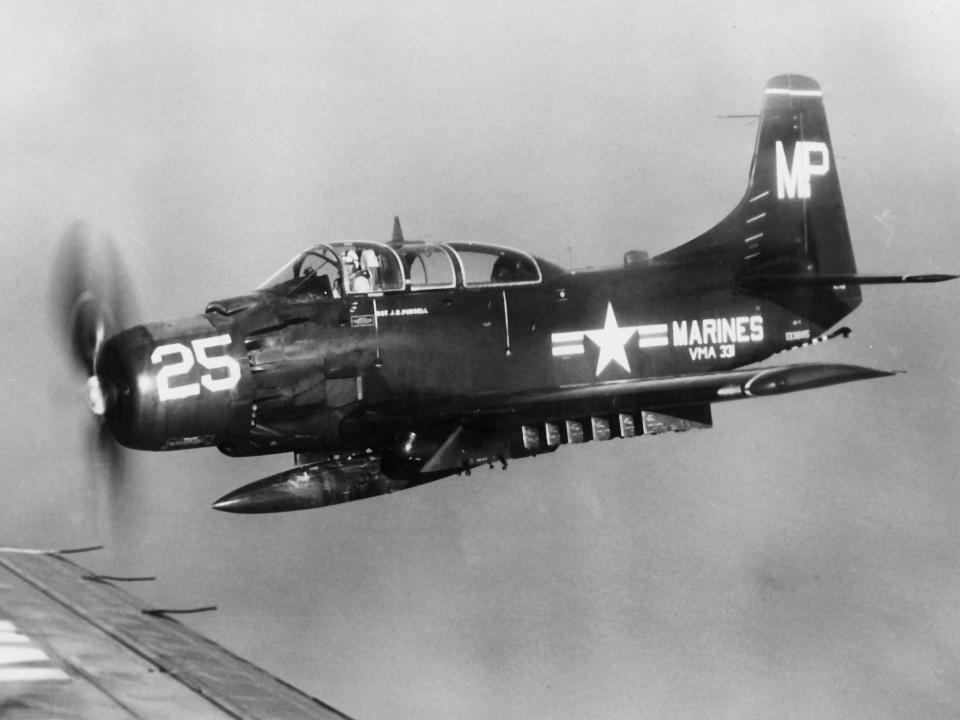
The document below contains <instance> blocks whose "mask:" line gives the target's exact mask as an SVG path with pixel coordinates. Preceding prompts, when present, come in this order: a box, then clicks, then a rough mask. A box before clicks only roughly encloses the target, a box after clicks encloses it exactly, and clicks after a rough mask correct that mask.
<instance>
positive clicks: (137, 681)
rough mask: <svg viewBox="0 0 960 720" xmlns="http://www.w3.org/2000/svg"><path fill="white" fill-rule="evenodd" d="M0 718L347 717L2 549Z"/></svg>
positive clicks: (131, 601)
mask: <svg viewBox="0 0 960 720" xmlns="http://www.w3.org/2000/svg"><path fill="white" fill-rule="evenodd" d="M0 717H3V718H5V719H6V720H16V719H18V718H39V717H44V718H46V717H57V718H60V717H62V718H95V719H96V720H112V719H113V718H126V719H129V718H144V719H146V718H173V717H177V718H191V719H192V720H196V719H206V718H211V719H212V718H291V719H292V718H346V717H347V716H346V715H343V714H342V713H340V712H338V711H336V710H334V709H333V708H331V707H329V706H328V705H325V704H324V703H322V702H320V701H319V700H316V699H315V698H312V697H310V696H309V695H306V694H305V693H303V692H301V691H299V690H297V689H296V688H294V687H292V686H291V685H288V684H286V683H284V682H282V681H281V680H279V679H278V678H276V677H274V676H273V675H270V674H269V673H267V672H265V671H264V670H261V669H260V668H258V667H256V666H255V665H253V664H251V663H249V662H247V661H245V660H243V659H241V658H239V657H237V656H236V655H234V654H233V653H231V652H229V651H228V650H226V649H224V648H223V647H221V646H220V645H218V644H216V643H215V642H213V641H211V640H208V639H207V638H205V637H203V636H202V635H200V634H199V633H196V632H194V631H193V630H191V629H190V628H188V627H186V626H185V625H183V624H181V623H179V622H177V621H176V620H173V619H171V618H169V617H166V616H164V615H162V614H160V615H151V614H149V610H147V611H145V610H144V608H143V604H142V603H140V602H138V601H137V600H136V598H134V597H133V596H131V595H129V594H128V593H126V592H124V591H123V590H121V589H119V588H118V587H116V586H115V585H113V584H111V583H110V582H109V581H105V580H103V579H102V578H98V577H97V576H94V575H92V574H91V573H89V572H87V571H86V570H84V569H83V568H81V567H80V566H79V565H76V564H74V563H73V562H71V561H70V560H68V559H66V558H65V557H63V556H62V555H59V554H53V553H10V552H4V553H0Z"/></svg>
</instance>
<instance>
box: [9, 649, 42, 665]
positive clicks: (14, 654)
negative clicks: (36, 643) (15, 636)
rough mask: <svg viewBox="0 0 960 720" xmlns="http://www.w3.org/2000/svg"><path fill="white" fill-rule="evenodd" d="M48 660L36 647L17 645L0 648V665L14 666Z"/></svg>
mask: <svg viewBox="0 0 960 720" xmlns="http://www.w3.org/2000/svg"><path fill="white" fill-rule="evenodd" d="M49 659H50V657H49V656H48V655H47V654H46V653H45V652H44V651H43V650H41V649H40V648H38V647H33V646H27V647H20V646H19V645H11V646H9V647H0V665H15V664H17V663H26V662H36V661H37V660H49Z"/></svg>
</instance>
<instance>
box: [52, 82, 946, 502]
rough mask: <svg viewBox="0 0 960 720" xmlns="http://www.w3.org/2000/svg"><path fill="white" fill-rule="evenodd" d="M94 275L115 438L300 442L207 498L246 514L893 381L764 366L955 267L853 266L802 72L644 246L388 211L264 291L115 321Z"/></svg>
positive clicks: (237, 444) (821, 130)
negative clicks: (481, 232) (425, 226)
mask: <svg viewBox="0 0 960 720" xmlns="http://www.w3.org/2000/svg"><path fill="white" fill-rule="evenodd" d="M76 253H77V256H78V257H80V256H82V254H83V251H82V250H77V251H76ZM68 257H69V255H68ZM83 268H84V263H83V262H82V261H80V260H77V261H75V262H71V263H68V264H67V267H65V271H66V272H67V273H68V277H67V278H62V279H61V281H60V282H59V283H58V285H59V287H60V288H61V292H62V293H63V298H64V299H63V301H62V302H61V307H62V316H63V318H64V321H65V322H66V324H67V327H68V332H69V336H70V337H71V338H72V347H73V350H74V353H75V355H76V359H77V360H78V362H79V363H80V364H81V366H82V367H83V369H84V371H85V373H86V375H87V376H88V381H87V389H88V396H89V402H90V406H91V408H92V410H93V411H94V413H96V414H97V415H98V416H100V418H101V419H102V422H103V426H104V427H105V428H106V429H107V430H108V431H109V433H110V434H111V435H112V436H113V438H115V439H116V440H117V441H118V442H119V443H120V444H122V445H125V446H127V447H129V448H136V449H141V450H179V449H185V448H198V447H207V446H214V447H217V448H219V449H220V451H221V452H223V453H226V454H227V455H230V456H236V457H242V456H250V455H261V454H266V453H292V454H293V456H294V462H293V464H294V467H293V468H292V469H290V470H288V471H286V472H282V473H279V474H277V475H274V476H271V477H268V478H266V479H263V480H259V481H257V482H254V483H251V484H248V485H246V486H244V487H241V488H240V489H238V490H236V491H234V492H232V493H230V494H228V495H226V496H224V497H223V498H221V499H219V500H217V501H216V502H215V503H214V507H215V508H216V509H218V510H226V511H230V512H241V513H259V512H277V511H285V510H295V509H303V508H313V507H320V506H325V505H331V504H336V503H343V502H347V501H350V500H357V499H361V498H367V497H371V496H374V495H380V494H383V493H389V492H394V491H398V490H402V489H405V488H409V487H412V486H415V485H420V484H422V483H425V482H429V481H432V480H436V479H438V478H442V477H445V476H449V475H452V474H457V473H463V472H467V473H469V472H470V469H471V468H474V467H477V466H480V465H486V464H491V465H493V464H495V463H501V464H502V465H503V466H504V467H506V464H507V461H508V460H509V459H511V458H524V457H530V456H535V455H538V454H540V453H547V452H552V451H554V450H556V449H557V448H558V447H559V446H561V445H564V444H568V443H580V442H585V441H588V440H597V441H603V440H609V439H611V438H630V437H634V436H638V435H642V434H656V433H660V432H664V431H677V430H687V429H692V428H704V427H710V425H711V423H712V420H711V405H712V404H713V403H716V402H721V401H727V400H736V399H743V398H756V397H763V396H768V395H776V394H781V393H789V392H794V391H799V390H806V389H811V388H818V387H823V386H827V385H833V384H837V383H844V382H849V381H853V380H862V379H868V378H877V377H883V376H886V375H891V374H892V373H889V372H885V371H881V370H875V369H871V368H866V367H858V366H852V365H843V364H826V363H807V364H793V365H783V366H779V367H762V368H761V367H755V366H754V364H755V363H757V362H759V361H761V360H764V359H766V358H769V357H770V356H772V355H774V354H776V353H779V352H781V351H783V350H788V349H793V348H797V347H800V346H803V345H807V344H810V343H813V342H816V341H818V340H822V339H825V338H828V337H831V336H832V335H835V334H837V333H840V334H846V333H848V332H849V331H848V330H847V329H846V328H842V329H840V330H838V331H835V332H833V333H831V330H832V329H833V328H834V327H835V326H836V325H837V323H839V321H840V320H842V319H843V318H844V317H846V316H847V315H848V314H849V313H850V312H852V311H853V310H854V309H855V308H856V307H857V306H858V305H859V304H860V301H861V292H860V287H861V286H862V285H865V284H883V283H911V282H934V281H939V280H946V279H950V278H952V277H955V276H948V275H879V276H878V275H862V274H858V272H857V268H856V264H855V262H854V256H853V249H852V245H851V242H850V235H849V232H848V229H847V221H846V217H845V213H844V206H843V199H842V197H841V193H840V184H839V180H838V176H837V167H836V157H835V155H834V153H833V147H832V144H831V142H830V135H829V132H828V130H827V121H826V115H825V112H824V106H823V99H822V92H821V90H820V86H819V85H818V84H817V83H816V82H815V81H814V80H812V79H810V78H807V77H803V76H799V75H782V76H779V77H775V78H773V79H772V80H770V82H769V83H768V84H767V86H766V88H765V93H764V103H763V109H762V113H761V115H760V120H759V129H758V135H757V142H756V149H755V151H754V156H753V163H752V166H751V168H750V173H749V181H748V183H747V189H746V193H745V194H744V196H743V199H742V200H741V201H740V202H739V204H737V205H736V207H735V208H734V209H733V210H732V211H731V212H730V213H729V214H728V215H727V216H726V217H725V218H724V219H723V220H721V221H720V222H719V223H718V224H717V225H716V226H714V227H713V228H711V229H710V230H708V231H707V232H705V233H703V234H702V235H700V236H699V237H697V238H694V239H693V240H690V241H689V242H687V243H685V244H683V245H680V246H679V247H676V248H674V249H672V250H669V251H667V252H664V253H662V254H660V255H657V256H655V257H652V258H650V257H647V256H646V255H645V254H643V253H641V252H638V251H634V252H630V253H627V255H626V256H625V258H624V262H623V264H622V265H621V266H618V267H611V268H605V269H590V270H576V271H568V270H565V269H563V268H561V267H559V266H558V265H555V264H554V263H552V262H549V261H547V260H544V259H541V258H537V257H534V256H532V255H530V254H528V253H526V252H523V251H522V250H515V249H510V248H506V247H501V246H498V245H493V244H477V243H466V242H456V241H451V242H446V243H428V242H412V241H407V240H405V239H404V237H403V233H402V231H401V228H400V223H399V220H396V219H395V221H394V232H393V237H392V239H391V240H390V242H388V243H378V242H368V241H348V242H345V241H335V242H328V243H323V244H318V245H313V246H311V247H309V248H307V249H305V250H304V251H303V252H301V253H299V254H298V255H296V257H294V258H293V259H292V260H291V261H290V262H289V263H288V264H287V265H285V266H284V267H283V268H281V269H280V270H279V271H278V272H276V273H275V274H274V275H272V276H271V277H270V278H269V279H268V280H267V281H266V282H265V283H264V284H263V285H261V286H260V288H259V289H258V290H256V291H255V292H251V293H247V294H244V295H240V296H238V297H232V298H229V299H225V300H218V301H216V302H211V303H209V304H208V305H207V307H206V309H205V311H204V312H203V313H201V314H199V315H196V316H193V317H189V318H186V319H181V320H177V321H173V322H158V323H148V324H143V325H137V326H135V327H131V328H129V329H125V330H122V331H120V332H115V330H117V329H118V328H119V325H122V322H119V318H118V315H117V312H116V309H117V303H118V302H119V303H120V305H122V304H123V302H122V293H119V292H117V291H115V289H114V288H115V287H116V286H117V285H118V282H117V281H116V279H108V281H100V282H96V281H91V280H90V273H85V272H84V270H83ZM111 298H112V300H111ZM118 298H120V300H118ZM111 302H112V303H113V304H112V305H111ZM114 332H115V334H112V333H114Z"/></svg>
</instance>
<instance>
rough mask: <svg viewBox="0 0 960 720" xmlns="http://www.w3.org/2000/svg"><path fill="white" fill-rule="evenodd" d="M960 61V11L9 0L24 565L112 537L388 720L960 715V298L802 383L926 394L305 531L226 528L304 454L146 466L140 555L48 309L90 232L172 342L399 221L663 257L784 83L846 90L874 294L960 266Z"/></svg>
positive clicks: (424, 234) (11, 449)
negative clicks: (189, 322)
mask: <svg viewBox="0 0 960 720" xmlns="http://www.w3.org/2000/svg"><path fill="white" fill-rule="evenodd" d="M958 41H960V10H958V9H957V7H956V4H955V3H948V2H871V3H866V2H855V3H839V4H838V3H833V2H806V3H768V2H725V3H716V4H708V3H676V2H670V3H666V2H662V3H643V4H638V3H626V2H624V3H614V2H594V3H583V4H576V3H531V2H525V3H496V2H482V3H457V4H454V3H434V2H420V3H411V2H407V3H403V4H402V6H401V5H399V4H397V5H389V6H388V5H386V4H381V3H371V2H350V3H332V2H331V3H327V2H325V3H316V2H302V3H297V2H287V3H269V4H268V3H262V4H257V3H249V2H246V3H240V2H230V3H227V2H220V3H214V2H199V3H198V2H180V3H178V2H172V3H134V2H80V3H76V2H70V3H66V2H64V3H52V2H48V3H33V2H30V3H28V2H3V1H0V93H2V94H0V97H2V101H0V243H2V245H0V247H2V249H3V257H4V269H5V272H4V276H5V277H6V279H7V282H6V285H5V287H6V288H7V293H6V297H5V302H4V303H3V307H2V309H0V330H2V332H3V334H4V348H5V353H4V356H5V360H4V362H3V365H2V373H0V408H2V410H3V412H2V416H0V431H2V433H3V436H4V438H5V442H4V443H3V447H4V448H5V450H4V455H3V459H4V460H5V462H6V472H4V473H3V476H4V480H3V482H2V484H0V487H2V490H0V498H3V502H2V503H0V544H20V545H40V546H64V545H82V544H86V543H88V542H90V541H92V540H99V539H105V540H107V541H108V542H110V543H111V547H110V550H109V551H108V552H107V553H105V554H102V555H101V556H100V557H97V558H93V557H91V558H89V560H88V562H89V563H90V564H94V565H96V566H97V567H98V568H100V567H102V568H104V569H111V570H120V571H123V570H131V571H132V570H136V571H137V572H141V571H143V572H147V571H149V572H150V573H156V574H158V575H159V576H160V581H159V582H158V583H156V584H155V585H154V586H153V587H152V588H148V589H144V590H142V591H140V590H139V589H138V591H139V592H140V593H141V594H142V595H145V596H146V597H147V598H148V599H149V600H151V601H154V602H157V603H161V602H162V603H167V604H170V603H173V604H180V605H193V604H206V603H208V602H213V603H216V604H218V605H219V606H220V608H221V609H220V611H219V612H218V613H217V614H216V615H214V616H210V617H205V618H201V619H197V620H195V621H194V623H193V624H194V625H195V626H196V627H199V628H200V629H201V630H203V631H204V632H206V633H208V634H210V635H211V636H213V637H214V638H215V639H217V640H219V641H220V642H223V643H224V644H226V645H227V646H228V647H230V648H231V649H233V650H235V651H237V652H239V653H240V654H242V655H244V656H245V657H248V658H249V659H251V660H253V661H254V662H257V663H259V664H261V665H264V666H265V667H267V668H268V669H270V670H271V671H273V672H276V673H278V674H279V675H280V676H281V677H283V678H284V679H287V680H289V681H291V682H293V683H295V684H297V685H298V686H300V687H302V688H304V689H305V690H307V691H308V692H311V693H313V694H315V695H317V696H318V697H320V698H322V699H323V700H325V701H326V702H329V703H331V704H332V705H334V706H335V707H338V708H340V709H342V710H344V711H345V712H347V713H349V714H351V715H354V716H356V717H358V718H364V719H366V718H392V717H413V716H417V717H427V718H489V717H503V716H509V717H527V718H545V719H546V718H558V717H571V718H573V717H576V718H584V717H596V718H610V717H658V718H705V719H706V718H710V719H711V720H713V719H715V718H718V717H730V718H757V719H758V720H759V719H761V718H763V719H766V718H771V717H779V718H793V717H795V718H814V717H815V718H818V719H823V718H870V719H871V720H873V719H876V718H891V719H892V718H897V719H900V718H907V717H916V718H925V719H930V718H948V717H950V718H953V717H956V708H957V705H958V703H960V672H958V671H960V666H958V660H957V658H958V652H960V602H958V600H957V598H960V575H958V572H960V531H958V530H957V527H958V520H957V519H958V518H960V486H958V483H957V479H956V471H955V468H956V467H957V464H958V460H960V450H958V443H957V431H958V429H960V423H958V420H960V412H958V405H957V403H958V399H960V394H958V379H957V378H958V370H960V363H958V361H957V353H958V352H960V342H958V340H957V335H958V330H960V327H958V323H957V319H956V308H957V307H958V305H957V301H958V296H960V283H956V284H953V285H947V286H936V287H920V288H897V287H893V288H868V289H866V290H865V293H864V294H865V298H866V299H865V303H864V305H863V306H862V307H861V309H859V310H858V311H857V312H856V313H855V314H854V315H853V316H852V317H851V318H849V319H848V321H849V322H848V324H850V325H851V326H852V327H853V329H854V333H853V336H852V338H851V339H849V340H846V341H836V342H834V343H828V344H827V345H824V346H819V347H817V348H815V349H811V350H809V351H805V352H806V355H805V356H804V355H799V354H791V355H790V357H789V360H790V361H796V360H803V359H806V360H810V361H816V360H823V359H834V360H840V361H847V362H854V363H860V364H864V365H868V366H876V367H882V368H889V369H903V370H907V371H908V373H907V374H906V375H900V376H897V377H894V378H890V379H884V380H875V381H871V382H868V383H857V384H854V385H850V386H843V387H838V388H831V389H826V390H820V391H815V392H811V393H809V394H806V395H801V396H796V395H795V396H789V397H785V398H781V399H775V400H772V399H771V400H758V401H754V402H749V403H731V404H728V405H724V406H720V407H717V408H715V412H714V421H715V428H714V429H712V430H710V431H707V432H697V433H687V434H684V435H676V436H673V435H671V436H661V437H657V438H642V439H637V440H632V441H614V442H610V443H606V444H602V445H601V444H597V443H591V444H589V445H587V446H583V447H581V448H563V449H561V450H560V451H559V452H557V453H556V454H554V455H553V456H550V457H546V458H542V459H538V460H534V461H523V462H514V463H512V465H511V469H510V472H509V473H502V472H500V471H499V470H498V471H490V472H486V471H482V472H476V473H474V474H473V476H472V477H471V478H469V479H467V478H462V479H451V480H447V481H442V482H439V483H436V484H434V485H431V486H427V487H424V488H421V489H417V490H413V491H410V492H408V493H401V494H398V495H394V496H391V497H386V498H380V499H375V500H370V501H365V502H363V503H357V504H352V505H347V506H342V507H337V508H330V509H327V510H321V511H314V512H306V513H298V514H293V515H288V516H283V517H264V518H256V517H254V518H244V517H232V516H223V515H221V514H218V513H214V512H212V511H210V510H209V509H208V507H209V503H210V501H212V500H213V499H215V498H217V497H219V496H220V495H221V494H223V493H225V492H227V491H228V490H230V489H232V488H234V487H236V486H239V485H241V484H244V483H246V482H249V481H251V480H254V479H257V478H259V477H262V476H264V475H267V474H270V473H272V472H277V471H279V470H282V469H284V468H286V467H288V466H289V464H290V462H291V458H289V457H287V456H283V457H273V458H266V459H250V460H231V459H228V458H225V457H223V456H221V455H219V454H218V453H217V452H216V451H213V450H204V451H188V452H182V453H171V454H141V455H137V456H135V457H134V458H133V459H132V461H131V462H132V470H133V479H132V486H131V488H129V489H128V490H129V495H130V496H131V497H130V502H129V503H126V504H125V511H126V514H125V515H124V517H123V518H122V519H121V522H119V523H118V524H116V525H115V526H114V527H113V529H112V530H111V529H110V528H109V526H108V523H107V522H106V521H105V514H106V513H105V510H104V502H103V499H102V497H101V494H102V493H101V490H102V488H100V487H99V485H98V483H97V480H98V478H97V477H95V475H96V473H93V475H94V477H91V473H90V472H89V471H88V470H86V469H85V464H86V457H87V455H86V451H85V450H84V444H83V443H84V438H85V437H86V434H85V431H86V429H87V425H88V421H89V418H88V417H87V412H86V410H85V407H84V405H83V401H82V398H81V395H80V393H79V389H78V388H79V386H78V379H77V378H76V377H75V376H74V375H73V373H72V369H71V367H70V366H69V365H68V363H67V362H66V361H65V360H64V359H63V357H62V353H61V350H60V346H59V345H58V344H57V343H56V342H55V338H54V333H53V322H52V319H51V317H50V312H49V303H48V294H49V287H50V283H51V278H52V274H51V271H52V267H51V265H52V263H53V261H54V249H55V246H56V240H57V238H58V236H59V235H60V233H61V232H62V230H63V229H64V227H65V226H66V225H67V224H68V223H69V222H71V221H73V220H75V219H78V218H83V219H85V220H87V221H88V222H89V223H91V224H92V225H93V226H94V227H96V228H100V229H101V230H102V231H103V232H107V233H110V234H112V235H113V236H114V237H115V238H116V239H117V242H118V244H119V245H120V246H121V249H122V251H123V253H124V256H125V258H126V261H127V264H128V265H129V267H130V271H131V275H132V277H133V278H134V281H135V284H136V287H137V295H138V298H139V305H140V310H141V314H142V317H141V319H151V320H158V319H166V318H174V317H179V316H183V315H186V314H190V313H193V312H197V311H199V310H201V309H202V308H203V306H204V305H205V303H206V302H207V301H208V300H210V299H214V298H217V297H224V296H229V295H235V294H239V293H240V292H242V291H244V290H247V289H249V288H252V287H254V286H256V285H257V284H259V282H260V281H261V280H263V279H264V278H265V277H267V276H268V275H270V274H271V273H272V272H273V271H274V270H275V269H276V268H277V267H279V266H280V265H281V264H282V263H283V262H285V261H286V260H287V259H288V258H289V256H291V255H293V254H294V253H295V252H296V251H297V250H298V249H300V248H302V247H303V246H305V245H307V244H310V243H313V242H318V241H322V240H334V239H345V238H368V239H374V240H386V239H388V238H389V233H390V230H391V221H392V217H393V215H395V214H399V215H400V216H401V219H402V220H403V222H404V227H405V230H406V232H407V235H408V237H413V238H425V239H430V240H434V241H446V240H474V241H488V242H502V243H505V244H509V245H514V246H518V247H523V248H525V249H528V250H530V251H533V252H535V253H536V254H538V255H541V256H543V257H546V258H548V259H551V260H553V261H555V262H558V263H560V264H563V265H570V264H573V265H588V264H591V265H602V264H616V263H618V262H620V258H621V257H622V254H623V252H624V251H626V250H628V249H631V248H641V249H645V250H647V251H649V252H651V253H656V252H659V251H662V250H665V249H667V248H669V247H672V246H673V245H675V244H678V243H679V242H682V241H684V240H686V239H689V238H690V237H692V236H694V235H695V234H697V233H699V232H701V231H703V230H704V229H706V228H707V227H709V226H710V225H711V224H713V223H714V222H715V221H717V220H718V219H720V217H722V215H723V214H724V213H725V212H726V211H727V210H728V209H729V208H730V207H732V205H733V204H734V203H735V202H736V201H737V199H738V198H739V197H740V195H741V194H742V192H743V189H744V186H745V183H746V176H747V170H748V167H749V162H750V152H751V150H752V146H753V141H754V134H755V131H756V128H755V124H754V123H752V122H751V121H750V120H746V119H741V120H727V119H718V117H717V116H719V115H726V114H743V113H755V112H757V111H758V109H759V106H760V102H761V99H762V88H763V85H764V83H765V82H766V80H767V79H768V78H769V77H771V76H773V75H777V74H780V73H784V72H797V73H803V74H808V75H811V76H813V77H815V78H816V79H817V80H818V81H819V82H820V83H821V85H822V86H823V88H824V92H825V102H826V106H827V114H828V119H829V122H830V126H831V133H832V137H833V143H834V149H835V152H836V162H837V165H838V168H839V174H840V178H841V183H842V186H843V190H844V196H845V200H846V205H847V213H848V217H849V221H850V227H851V234H852V236H853V241H854V247H855V251H856V254H857V262H858V266H859V268H860V269H861V271H863V272H884V273H886V272H901V271H903V272H938V271H939V272H950V271H957V270H958V269H960V249H958V243H957V231H958V227H960V202H958V201H960V197H958V189H960V160H958V158H960V92H958V87H960V83H958V79H960V78H958V70H957V68H960V42H958ZM777 359H778V360H782V358H777Z"/></svg>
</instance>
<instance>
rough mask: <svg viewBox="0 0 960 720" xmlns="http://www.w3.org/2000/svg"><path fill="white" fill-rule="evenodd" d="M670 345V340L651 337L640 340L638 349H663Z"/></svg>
mask: <svg viewBox="0 0 960 720" xmlns="http://www.w3.org/2000/svg"><path fill="white" fill-rule="evenodd" d="M669 344H670V340H669V339H668V338H666V337H652V338H640V343H639V345H640V347H642V348H650V347H665V346H667V345H669Z"/></svg>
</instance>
